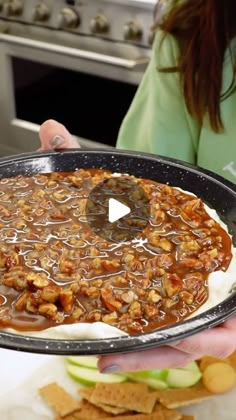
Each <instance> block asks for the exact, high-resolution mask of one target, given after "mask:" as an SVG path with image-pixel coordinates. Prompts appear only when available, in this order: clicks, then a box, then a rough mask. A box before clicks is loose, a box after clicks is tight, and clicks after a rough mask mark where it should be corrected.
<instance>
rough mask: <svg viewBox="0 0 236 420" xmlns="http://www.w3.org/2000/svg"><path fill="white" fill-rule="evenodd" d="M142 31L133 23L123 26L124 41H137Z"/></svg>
mask: <svg viewBox="0 0 236 420" xmlns="http://www.w3.org/2000/svg"><path fill="white" fill-rule="evenodd" d="M142 35H143V31H142V28H141V27H140V25H139V24H138V23H136V22H134V21H130V22H127V23H126V24H125V26H124V39H125V40H126V41H139V40H140V39H141V38H142Z"/></svg>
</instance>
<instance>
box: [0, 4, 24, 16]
mask: <svg viewBox="0 0 236 420" xmlns="http://www.w3.org/2000/svg"><path fill="white" fill-rule="evenodd" d="M3 12H4V13H5V14H6V15H7V16H19V15H21V13H22V12H23V3H22V1H21V0H8V1H7V2H6V3H4V4H3Z"/></svg>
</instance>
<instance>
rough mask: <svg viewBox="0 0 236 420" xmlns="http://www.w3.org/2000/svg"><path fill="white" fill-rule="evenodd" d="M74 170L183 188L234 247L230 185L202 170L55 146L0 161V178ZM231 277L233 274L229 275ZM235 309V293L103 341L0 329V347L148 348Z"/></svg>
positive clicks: (67, 350)
mask: <svg viewBox="0 0 236 420" xmlns="http://www.w3.org/2000/svg"><path fill="white" fill-rule="evenodd" d="M77 168H103V169H110V170H112V171H114V172H125V173H129V174H132V175H135V176H138V177H143V178H150V179H153V180H156V181H159V182H163V183H169V184H170V185H173V186H178V187H180V188H183V189H184V190H189V191H192V192H193V193H195V194H196V195H198V196H199V197H200V198H202V199H203V200H204V201H205V202H206V203H207V204H208V205H209V206H210V207H213V208H214V209H215V210H216V211H217V212H218V214H219V216H220V217H221V218H222V220H223V221H224V222H225V223H226V224H227V225H228V228H229V231H230V233H231V234H232V237H233V242H234V245H235V246H236V186H235V185H233V184H231V183H229V182H227V181H225V180H224V179H223V178H221V177H219V176H216V175H214V174H212V173H210V172H208V171H205V170H202V169H199V168H196V167H194V166H191V165H186V164H183V162H180V161H176V160H173V159H168V160H167V159H165V158H162V157H158V156H154V155H147V154H141V153H131V152H125V151H122V152H121V151H117V150H114V151H113V150H86V151H85V150H82V149H76V150H71V149H70V150H61V151H57V152H55V151H52V152H45V153H43V152H40V153H33V154H32V153H30V154H29V153H27V154H21V155H17V156H11V157H7V158H3V159H0V177H9V176H15V175H20V174H24V175H26V174H28V175H31V174H35V173H45V172H52V171H72V170H75V169H77ZM235 275H236V273H235ZM235 313H236V293H232V294H230V295H229V298H227V299H226V300H224V301H223V302H222V303H221V304H220V305H217V306H215V307H214V308H212V309H210V310H208V311H206V312H204V313H202V314H201V315H198V316H196V317H194V318H192V319H189V320H187V321H184V322H181V323H177V324H174V325H171V326H169V327H164V328H160V329H158V330H156V331H154V332H152V333H146V334H140V335H135V336H123V337H119V338H113V339H103V340H101V339H100V340H80V341H79V340H48V339H42V338H32V337H27V336H22V335H17V334H10V333H6V332H1V333H0V347H3V348H9V349H14V350H19V351H25V352H34V353H47V354H61V355H66V354H67V355H68V354H77V355H89V354H90V355H92V354H93V355H96V354H107V353H125V352H130V351H137V350H144V349H150V348H153V347H156V346H161V345H163V344H168V343H170V342H172V341H176V340H180V339H183V338H185V337H187V336H189V335H191V334H193V333H197V332H200V331H203V330H206V329H208V328H211V327H213V326H215V325H217V324H220V323H222V322H223V321H225V320H226V319H227V318H229V317H230V316H232V315H233V314H235Z"/></svg>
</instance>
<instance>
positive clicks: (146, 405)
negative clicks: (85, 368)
mask: <svg viewBox="0 0 236 420" xmlns="http://www.w3.org/2000/svg"><path fill="white" fill-rule="evenodd" d="M156 400H157V396H156V393H155V392H149V391H148V387H147V386H146V385H145V384H141V383H128V382H124V383H122V384H120V383H118V384H117V383H112V384H106V383H97V384H96V387H95V389H94V391H93V393H92V396H91V402H92V403H93V404H106V405H110V406H115V407H120V408H125V409H126V410H129V411H136V412H138V413H144V414H150V413H152V411H153V408H154V406H155V403H156Z"/></svg>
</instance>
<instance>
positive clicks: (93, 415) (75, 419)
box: [55, 400, 111, 420]
mask: <svg viewBox="0 0 236 420" xmlns="http://www.w3.org/2000/svg"><path fill="white" fill-rule="evenodd" d="M80 407H81V408H80V411H76V412H75V413H72V414H71V415H69V416H66V417H60V416H58V417H56V418H55V420H96V419H107V418H111V414H108V413H106V412H105V411H103V410H102V409H101V408H99V407H97V406H95V405H93V404H90V402H88V401H86V400H82V401H81V404H80Z"/></svg>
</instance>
